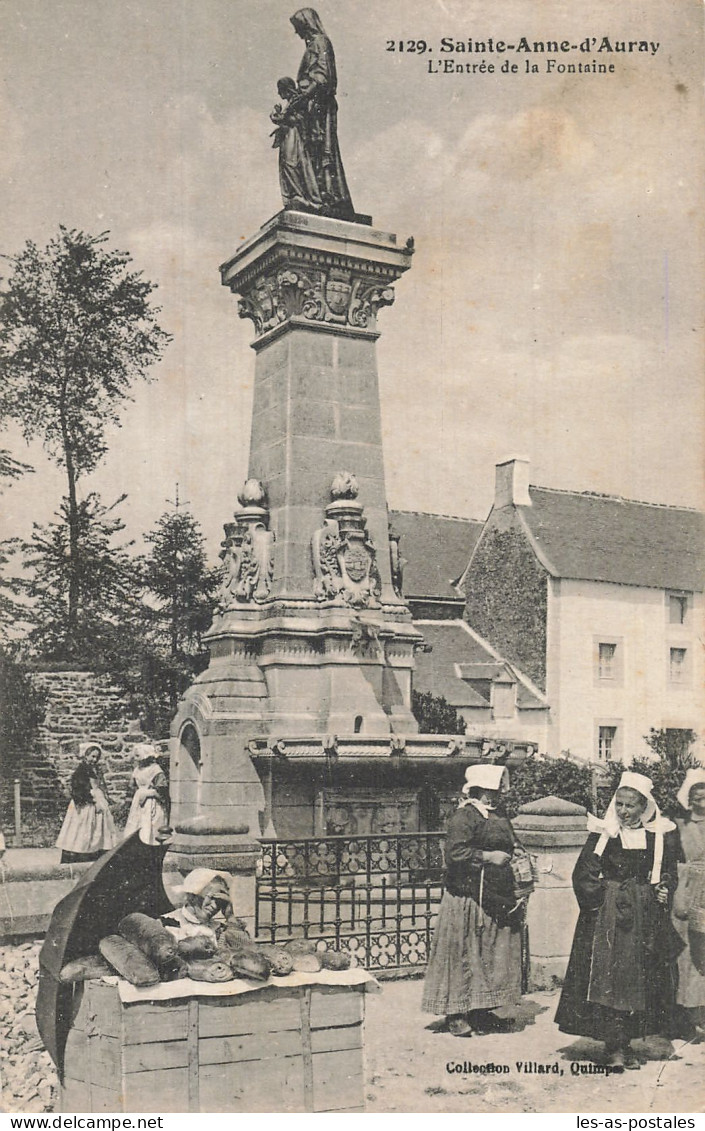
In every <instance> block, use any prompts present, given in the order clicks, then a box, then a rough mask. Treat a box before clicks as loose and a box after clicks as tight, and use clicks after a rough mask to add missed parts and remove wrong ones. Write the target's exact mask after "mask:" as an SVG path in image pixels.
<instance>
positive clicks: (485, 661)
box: [414, 620, 546, 709]
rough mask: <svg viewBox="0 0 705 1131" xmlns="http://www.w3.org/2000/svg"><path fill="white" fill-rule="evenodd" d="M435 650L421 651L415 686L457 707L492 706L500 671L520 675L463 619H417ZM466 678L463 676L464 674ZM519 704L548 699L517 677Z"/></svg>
mask: <svg viewBox="0 0 705 1131" xmlns="http://www.w3.org/2000/svg"><path fill="white" fill-rule="evenodd" d="M414 624H415V626H416V627H417V628H418V629H419V632H421V634H422V635H423V638H424V640H425V642H426V643H427V644H430V645H431V647H432V651H431V652H417V653H416V657H415V661H414V665H415V667H414V687H415V689H416V690H417V691H431V692H432V693H433V694H434V695H442V696H443V697H444V698H445V699H447V700H448V702H449V703H450V704H452V706H453V707H457V708H458V709H460V708H462V707H485V708H488V709H489V706H490V702H489V694H490V691H489V685H490V683H491V681H492V679H493V678H495V677H496V676H498V675H504V674H506V673H507V671H508V672H509V674H511V675H514V676H515V678H516V670H515V669H513V667H512V666H510V665H508V664H505V663H504V661H502V660H498V659H497V655H496V653H495V652H493V651H492V649H491V648H490V646H489V645H487V644H485V643H484V642H483V641H482V639H481V638H477V636H476V634H473V633H471V632H470V631H469V630H468V627H467V626H466V625H465V623H464V621H462V620H448V621H427V620H417V621H414ZM463 676H464V677H465V678H462V677H463ZM517 704H518V705H519V706H520V707H521V708H524V709H526V708H541V709H545V707H546V703H545V701H544V700H543V699H541V698H540V697H539V696H537V695H534V694H533V692H532V691H531V689H530V688H528V687H526V685H525V684H524V683H522V681H521V680H520V679H519V678H517Z"/></svg>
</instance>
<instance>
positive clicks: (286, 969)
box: [257, 943, 294, 978]
mask: <svg viewBox="0 0 705 1131" xmlns="http://www.w3.org/2000/svg"><path fill="white" fill-rule="evenodd" d="M257 949H258V951H259V953H260V954H263V955H264V957H265V958H266V959H267V960H268V961H269V963H270V965H271V967H272V974H274V976H275V977H277V978H282V977H284V975H285V974H290V973H291V971H292V970H293V969H294V959H293V957H292V955H291V954H289V952H288V950H285V949H284V947H283V946H275V945H270V944H269V943H261V944H260V945H259V946H258V947H257Z"/></svg>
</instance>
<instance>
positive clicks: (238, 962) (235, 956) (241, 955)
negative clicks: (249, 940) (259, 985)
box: [230, 945, 272, 982]
mask: <svg viewBox="0 0 705 1131" xmlns="http://www.w3.org/2000/svg"><path fill="white" fill-rule="evenodd" d="M230 969H231V970H232V972H233V974H235V975H236V977H238V978H253V979H254V980H255V981H258V982H266V981H267V978H268V977H269V975H270V974H271V972H272V966H271V963H270V961H269V959H268V958H267V957H266V955H264V954H262V953H260V950H259V948H258V947H256V946H254V945H250V946H249V947H242V948H241V949H240V950H234V951H233V952H232V954H231V955H230Z"/></svg>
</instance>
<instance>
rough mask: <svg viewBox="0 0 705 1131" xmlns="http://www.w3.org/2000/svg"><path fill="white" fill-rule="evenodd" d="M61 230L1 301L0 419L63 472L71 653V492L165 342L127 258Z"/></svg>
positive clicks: (74, 624) (12, 280) (24, 265)
mask: <svg viewBox="0 0 705 1131" xmlns="http://www.w3.org/2000/svg"><path fill="white" fill-rule="evenodd" d="M107 236H108V233H107V232H104V233H102V234H101V235H99V236H90V235H87V234H86V233H85V232H81V231H76V230H74V229H71V230H69V229H67V228H64V227H61V228H60V230H59V234H58V235H57V236H55V237H54V238H53V239H52V240H50V242H49V243H48V244H47V246H46V247H45V248H43V249H40V248H38V247H37V246H36V244H34V243H32V242H31V241H30V242H27V244H26V245H25V247H24V249H23V250H22V251H21V252H20V253H19V254H18V255H15V256H10V257H7V258H9V261H10V263H11V265H12V269H11V273H10V276H9V278H8V280H7V282H6V286H5V288H4V290H3V291H2V293H1V294H0V387H1V388H2V393H1V394H0V416H2V417H3V418H8V417H10V418H13V419H16V420H17V421H18V422H19V424H20V425H21V427H22V431H23V434H24V436H25V439H26V440H27V441H29V440H31V439H33V438H35V437H39V438H41V440H42V443H43V445H44V448H45V450H46V451H47V452H48V454H49V456H50V457H51V459H53V460H54V461H55V462H56V463H57V464H59V465H60V466H62V467H63V468H64V469H65V471H66V481H67V499H66V504H65V517H66V523H67V528H68V547H67V550H68V562H67V565H68V588H67V592H66V600H67V618H66V637H65V640H64V641H63V647H64V649H65V650H66V652H67V653H69V654H70V653H74V652H75V651H76V634H77V628H78V618H79V602H80V591H81V569H82V566H81V561H80V550H81V521H82V517H81V509H80V507H81V504H80V501H79V498H78V492H77V484H78V481H79V479H80V478H81V476H83V475H86V474H88V473H89V472H91V471H93V470H94V469H95V467H96V466H97V465H98V464H99V462H100V460H101V459H102V458H103V456H104V455H105V452H106V450H107V443H106V433H107V430H108V428H109V427H110V426H111V425H114V426H119V424H120V406H121V404H122V402H123V401H125V400H127V399H130V391H131V388H132V386H133V384H134V383H135V382H136V381H137V380H138V379H142V380H149V379H150V376H151V375H150V369H151V367H152V366H153V365H154V363H155V362H157V361H158V360H159V359H160V358H161V356H162V354H163V352H164V349H165V348H166V345H167V344H168V342H169V341H170V335H168V334H167V333H165V332H164V330H162V328H161V327H160V326H159V324H158V322H157V315H158V314H159V307H155V306H153V305H152V303H151V300H150V296H151V294H152V292H153V291H154V290H155V285H154V284H153V283H150V282H148V281H147V280H146V279H143V277H142V275H141V273H139V272H136V271H132V270H130V269H129V267H130V264H131V263H132V259H131V257H130V256H129V255H128V254H127V253H126V252H122V251H115V250H109V249H108V248H106V247H105V244H106V241H107Z"/></svg>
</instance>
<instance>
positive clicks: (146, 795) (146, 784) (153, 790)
mask: <svg viewBox="0 0 705 1131" xmlns="http://www.w3.org/2000/svg"><path fill="white" fill-rule="evenodd" d="M132 753H133V755H134V758H135V768H134V770H133V771H132V784H133V786H134V790H135V792H134V796H133V798H132V804H131V805H130V812H129V814H128V817H127V823H126V825H125V832H124V836H125V837H128V836H131V835H132V833H135V832H139V834H140V840H141V841H142V842H143V844H152V845H155V844H160V843H161V836H160V834H161V833H163V830H164V829H165V828H166V827H167V826H168V824H169V784H168V782H167V780H166V774H165V773H164V771H163V770H162V768H161V766H160V765H159V762H158V761H157V751H156V750H155V748H154V747H153V746H150V745H149V744H148V743H146V742H140V743H138V744H137V745H136V746H135V747H134V749H133V752H132Z"/></svg>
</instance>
